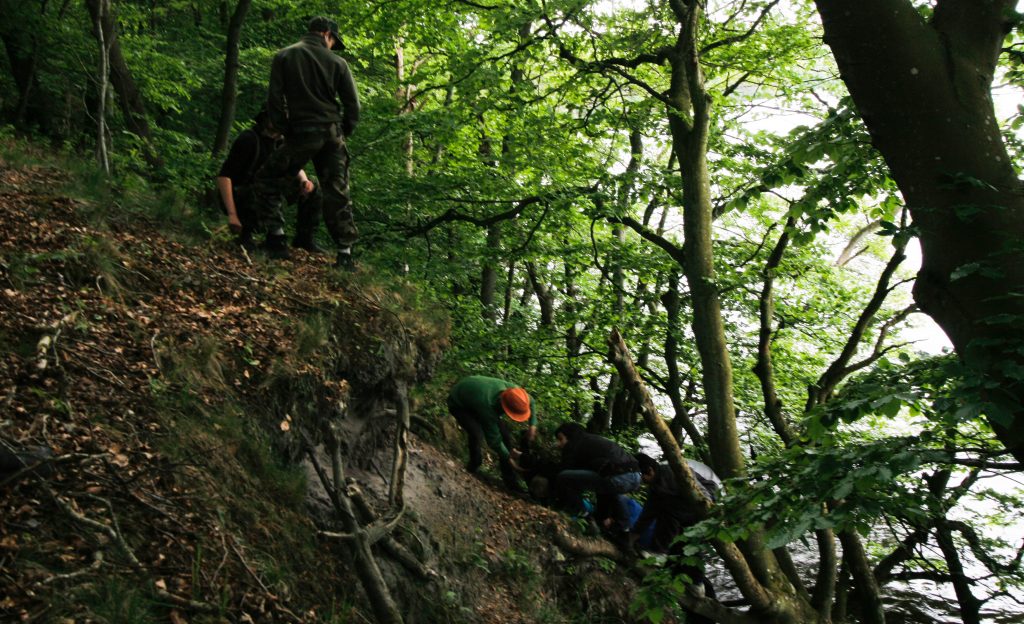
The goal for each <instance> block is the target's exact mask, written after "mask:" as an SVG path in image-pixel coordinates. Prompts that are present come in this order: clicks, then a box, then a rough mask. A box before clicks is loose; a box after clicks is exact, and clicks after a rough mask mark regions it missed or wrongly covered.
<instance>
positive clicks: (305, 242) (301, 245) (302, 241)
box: [292, 234, 324, 255]
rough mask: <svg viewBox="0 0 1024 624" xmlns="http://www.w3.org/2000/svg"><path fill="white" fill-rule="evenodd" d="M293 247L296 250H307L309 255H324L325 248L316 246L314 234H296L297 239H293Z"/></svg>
mask: <svg viewBox="0 0 1024 624" xmlns="http://www.w3.org/2000/svg"><path fill="white" fill-rule="evenodd" d="M292 247H294V248H296V249H305V250H306V251H308V252H309V253H311V254H316V255H319V254H322V253H324V249H323V247H321V246H320V245H317V244H316V239H314V238H313V235H312V234H310V235H302V234H296V235H295V238H294V239H292Z"/></svg>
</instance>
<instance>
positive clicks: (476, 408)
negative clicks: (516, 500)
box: [448, 375, 537, 492]
mask: <svg viewBox="0 0 1024 624" xmlns="http://www.w3.org/2000/svg"><path fill="white" fill-rule="evenodd" d="M448 411H449V412H450V413H451V415H452V416H454V417H455V420H456V421H457V422H458V423H459V426H460V427H462V428H463V429H464V430H465V431H466V435H467V436H468V443H469V463H468V464H466V470H468V471H469V472H471V473H475V472H476V471H477V469H478V468H479V467H480V464H481V463H483V454H482V451H481V448H480V445H481V442H482V441H486V442H487V446H489V447H491V450H492V451H494V452H495V453H497V454H498V466H499V468H500V469H501V478H502V480H503V481H504V482H505V486H506V487H508V488H509V489H511V490H513V491H517V492H518V491H523V488H522V486H521V485H520V484H519V477H518V475H517V470H518V468H517V467H516V465H515V461H514V460H513V459H512V458H511V456H510V453H509V449H510V448H512V447H513V445H512V437H511V433H510V432H509V426H508V421H507V420H505V418H506V417H507V418H508V419H510V420H512V421H514V422H520V423H521V422H525V423H528V425H529V429H528V431H527V436H528V437H529V438H530V439H533V438H535V437H536V435H537V412H536V411H535V410H534V408H533V399H531V398H530V395H528V394H527V393H526V390H523V389H522V388H520V387H518V386H516V385H515V384H512V383H509V382H507V381H505V380H503V379H497V378H495V377H484V376H482V375H471V376H469V377H465V378H463V379H461V380H460V381H459V382H458V383H456V384H455V385H454V386H452V389H451V390H450V391H449V392H448Z"/></svg>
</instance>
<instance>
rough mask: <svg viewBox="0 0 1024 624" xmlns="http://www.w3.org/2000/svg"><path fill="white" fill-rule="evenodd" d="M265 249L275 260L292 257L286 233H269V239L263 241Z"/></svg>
mask: <svg viewBox="0 0 1024 624" xmlns="http://www.w3.org/2000/svg"><path fill="white" fill-rule="evenodd" d="M263 251H265V252H267V255H268V256H270V257H271V258H273V259H275V260H287V259H289V258H291V257H292V254H291V253H290V252H289V251H288V243H287V238H285V235H284V234H268V235H267V240H265V241H264V242H263Z"/></svg>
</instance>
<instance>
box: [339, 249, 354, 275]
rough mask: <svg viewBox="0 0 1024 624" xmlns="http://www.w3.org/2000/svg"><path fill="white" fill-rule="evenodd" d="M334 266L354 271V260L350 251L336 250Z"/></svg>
mask: <svg viewBox="0 0 1024 624" xmlns="http://www.w3.org/2000/svg"><path fill="white" fill-rule="evenodd" d="M334 268H336V269H341V270H343V271H355V270H356V261H355V260H353V259H352V254H351V253H341V252H340V251H339V252H338V257H337V259H335V261H334Z"/></svg>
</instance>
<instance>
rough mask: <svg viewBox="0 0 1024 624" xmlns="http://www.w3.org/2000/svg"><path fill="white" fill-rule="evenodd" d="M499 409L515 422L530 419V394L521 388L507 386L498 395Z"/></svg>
mask: <svg viewBox="0 0 1024 624" xmlns="http://www.w3.org/2000/svg"><path fill="white" fill-rule="evenodd" d="M499 398H500V400H501V409H503V410H505V413H506V414H508V417H509V418H511V419H512V420H514V421H516V422H525V421H527V420H530V395H528V394H526V390H523V389H522V388H509V389H508V390H506V391H504V392H502V393H501V395H500V397H499Z"/></svg>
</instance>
